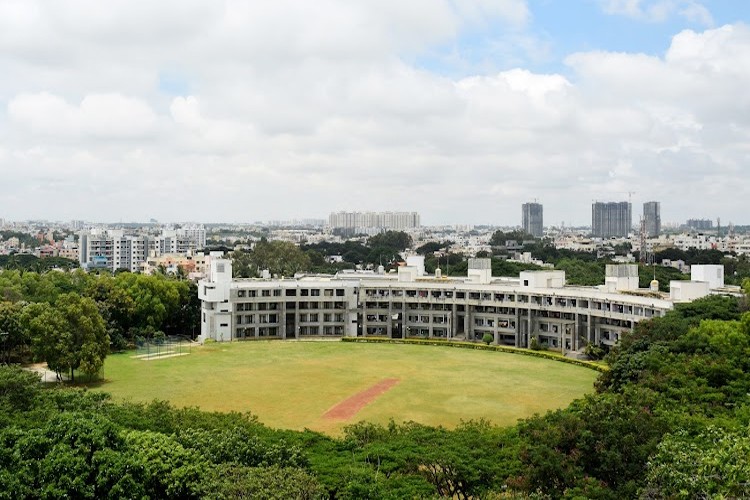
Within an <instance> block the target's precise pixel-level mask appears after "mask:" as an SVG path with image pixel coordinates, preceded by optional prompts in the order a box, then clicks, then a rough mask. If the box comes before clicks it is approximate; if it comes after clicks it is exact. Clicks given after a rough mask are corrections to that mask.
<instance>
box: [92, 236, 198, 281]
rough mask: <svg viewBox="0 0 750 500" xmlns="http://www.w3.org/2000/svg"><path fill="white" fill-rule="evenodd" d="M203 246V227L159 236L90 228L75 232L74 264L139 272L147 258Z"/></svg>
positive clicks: (189, 250) (188, 250) (182, 252)
mask: <svg viewBox="0 0 750 500" xmlns="http://www.w3.org/2000/svg"><path fill="white" fill-rule="evenodd" d="M205 244H206V231H205V229H204V228H203V226H189V227H185V228H181V229H176V230H174V229H167V230H164V231H162V233H161V234H160V235H159V236H148V235H145V234H126V233H125V231H124V230H122V229H110V230H102V229H92V230H90V231H82V232H81V233H79V244H78V261H79V262H80V264H81V266H82V267H84V268H90V267H96V268H101V267H104V268H108V269H110V270H112V271H116V270H118V269H127V270H128V271H131V272H136V271H139V270H141V264H143V263H144V262H145V261H146V259H147V258H148V257H149V256H152V257H158V256H160V255H165V254H185V253H188V252H194V251H195V250H198V249H201V248H203V247H204V246H205Z"/></svg>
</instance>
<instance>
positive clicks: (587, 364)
mask: <svg viewBox="0 0 750 500" xmlns="http://www.w3.org/2000/svg"><path fill="white" fill-rule="evenodd" d="M341 341H342V342H369V343H376V344H420V345H439V346H447V347H458V348H462V349H477V350H482V351H499V352H507V353H511V354H522V355H524V356H534V357H537V358H545V359H551V360H553V361H561V362H563V363H569V364H571V365H578V366H583V367H584V368H589V369H591V370H594V371H597V372H600V373H604V372H606V371H609V367H608V366H605V365H601V364H598V363H593V362H591V361H583V360H580V359H575V358H566V357H565V356H562V355H560V354H557V353H553V352H547V351H532V350H531V349H522V348H520V347H510V346H504V345H486V344H480V343H475V342H456V341H450V340H428V339H389V338H382V337H381V338H369V337H368V338H362V337H342V339H341Z"/></svg>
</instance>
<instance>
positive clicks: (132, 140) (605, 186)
mask: <svg viewBox="0 0 750 500" xmlns="http://www.w3.org/2000/svg"><path fill="white" fill-rule="evenodd" d="M207 5H209V4H206V3H204V2H180V3H178V4H174V3H169V2H149V3H146V2H127V3H126V2H115V3H111V4H110V3H108V4H107V7H103V6H101V4H99V3H97V2H92V3H81V4H80V5H79V4H78V3H66V4H61V3H54V4H49V3H44V2H41V3H36V2H33V1H31V0H23V1H12V0H10V1H8V2H3V3H2V4H0V74H2V75H10V77H6V78H2V79H0V102H2V103H3V106H2V108H0V132H2V133H0V170H2V172H3V174H4V175H5V177H4V179H8V180H7V181H6V182H4V183H3V184H1V185H0V203H1V204H2V206H4V207H14V208H13V209H14V210H16V212H15V213H13V214H4V215H3V216H4V217H5V218H13V217H18V218H21V217H60V218H89V219H105V220H120V219H123V220H132V219H141V220H142V219H146V218H149V217H156V218H158V219H160V220H169V219H173V220H183V219H194V220H206V221H208V220H241V221H253V220H258V219H270V218H284V217H302V216H309V217H324V216H326V215H327V213H328V212H330V211H333V210H339V209H363V210H366V209H374V210H385V209H403V210H419V211H421V212H422V213H423V219H424V220H425V222H428V223H430V222H434V223H438V222H443V221H448V222H477V223H478V222H492V223H507V224H515V223H518V219H519V213H518V212H519V210H520V209H519V205H520V203H522V202H524V201H528V199H532V198H538V199H540V200H541V201H542V202H543V203H544V204H545V213H546V214H547V216H548V218H549V222H550V223H551V222H559V221H561V220H566V221H567V223H568V224H570V223H571V222H572V223H580V224H584V223H587V222H588V219H589V216H590V215H589V214H590V206H589V203H590V200H591V199H594V198H596V199H603V198H607V197H609V198H613V199H622V198H623V197H624V195H623V194H622V192H623V191H636V192H637V195H636V196H635V197H634V202H637V201H638V200H639V199H643V200H645V199H661V200H662V201H663V210H664V212H665V213H664V218H665V219H666V220H670V217H673V218H677V217H680V218H685V217H687V216H688V215H690V216H716V215H721V216H722V218H723V219H726V220H732V219H733V218H737V217H740V216H742V214H744V213H746V212H747V210H746V209H747V206H746V202H744V201H743V200H745V199H748V197H750V192H749V190H750V188H748V187H746V185H747V183H745V182H744V176H743V175H742V174H743V169H744V168H745V167H744V166H745V165H747V161H748V159H750V147H748V144H749V143H750V98H749V97H747V92H746V88H747V84H748V81H750V59H749V58H750V30H748V28H747V27H746V26H744V25H741V24H738V25H732V26H724V27H721V28H718V29H711V30H706V31H703V32H697V31H684V32H682V33H678V34H677V35H675V37H674V38H673V40H672V43H671V46H670V47H669V48H668V50H667V51H666V53H665V55H664V56H663V57H658V56H653V55H643V54H632V53H612V52H606V51H589V52H582V53H578V54H572V55H570V56H569V57H568V58H567V59H566V63H567V64H568V66H569V69H570V70H569V72H568V74H567V76H562V75H560V74H543V73H538V72H533V71H530V70H528V69H524V68H523V67H519V68H516V69H512V70H508V71H501V72H498V71H492V72H488V73H487V74H477V75H473V76H468V77H461V78H449V77H446V76H444V75H438V74H436V73H434V72H431V71H428V70H426V69H423V68H418V67H416V66H415V65H414V64H413V63H412V62H411V61H412V60H413V59H414V57H413V56H414V55H415V54H419V53H420V52H421V51H423V50H429V49H430V48H431V47H434V46H435V45H442V44H448V45H450V44H451V43H453V42H454V41H455V39H456V36H457V35H458V34H460V33H462V32H464V31H463V30H466V29H468V28H467V27H476V26H480V27H481V25H482V24H483V23H487V22H490V21H492V22H500V23H502V24H504V25H506V26H508V31H509V32H511V33H518V32H519V31H518V30H521V31H522V27H523V25H524V23H527V22H528V20H529V16H530V14H529V11H528V8H527V6H526V4H525V3H524V2H522V1H515V0H507V1H489V0H472V1H469V0H453V1H448V0H441V1H432V0H430V1H428V0H419V1H418V2H414V3H411V2H410V3H408V4H406V3H404V2H400V1H396V0H388V1H379V2H375V1H371V2H344V1H343V0H342V1H334V0H325V1H323V2H314V3H306V2H292V1H291V0H285V1H274V2H271V1H270V0H269V1H260V0H258V1H255V2H240V1H226V2H224V3H222V4H221V6H222V8H221V9H218V8H216V7H214V6H213V5H209V6H208V7H207ZM649 5H651V4H646V3H644V2H632V3H630V4H627V3H621V5H620V8H621V9H625V10H626V11H627V9H640V10H641V11H643V12H647V10H648V6H649ZM675 5H676V4H675ZM680 6H683V7H684V3H681V4H680V5H678V6H677V7H675V8H679V7H680ZM292 7H294V8H292ZM68 9H70V10H69V11H68ZM76 9H85V10H86V11H88V10H90V11H91V16H83V15H80V12H81V11H80V10H76ZM634 12H636V11H634ZM670 12H671V11H670ZM675 12H676V11H675ZM670 15H675V14H670ZM136 26H138V27H139V29H136V28H135V27H136ZM29 33H33V34H34V36H31V35H29ZM165 72H166V73H169V74H173V75H177V76H176V77H175V78H177V79H183V80H184V81H182V82H178V85H176V86H175V87H176V88H179V89H180V90H177V91H175V90H174V89H165V88H162V87H160V75H162V74H164V73H165ZM3 109H4V110H5V112H3V111H2V110H3ZM9 171H10V172H12V175H6V173H7V172H9ZM706 172H711V175H710V176H706ZM709 185H710V189H708V187H709ZM722 189H725V190H726V191H727V192H732V193H735V196H733V197H719V198H717V199H710V198H706V197H705V196H702V193H704V192H721V191H722ZM24 199H34V200H37V201H35V203H34V205H33V206H32V205H31V204H23V203H21V204H18V203H16V201H18V200H24ZM696 200H700V202H699V203H698V202H696ZM697 206H700V207H701V208H700V210H702V212H701V213H696V212H695V210H696V207H697ZM636 211H637V210H636ZM737 222H742V221H741V220H737Z"/></svg>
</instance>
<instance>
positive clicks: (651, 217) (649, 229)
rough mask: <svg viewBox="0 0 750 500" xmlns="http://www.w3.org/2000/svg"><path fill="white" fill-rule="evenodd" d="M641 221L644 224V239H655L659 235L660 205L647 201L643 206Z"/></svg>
mask: <svg viewBox="0 0 750 500" xmlns="http://www.w3.org/2000/svg"><path fill="white" fill-rule="evenodd" d="M643 220H644V223H645V224H646V228H645V229H646V237H648V238H656V237H657V236H659V234H660V233H661V203H659V202H658V201H647V202H646V203H644V204H643Z"/></svg>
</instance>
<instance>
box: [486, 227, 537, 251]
mask: <svg viewBox="0 0 750 500" xmlns="http://www.w3.org/2000/svg"><path fill="white" fill-rule="evenodd" d="M530 240H534V237H533V236H531V235H530V234H529V233H526V232H524V231H521V230H516V231H508V232H507V233H505V232H503V231H495V232H494V233H492V237H491V238H490V245H492V246H493V247H500V246H505V244H506V242H508V241H515V242H517V243H518V244H521V243H523V242H524V241H530Z"/></svg>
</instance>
